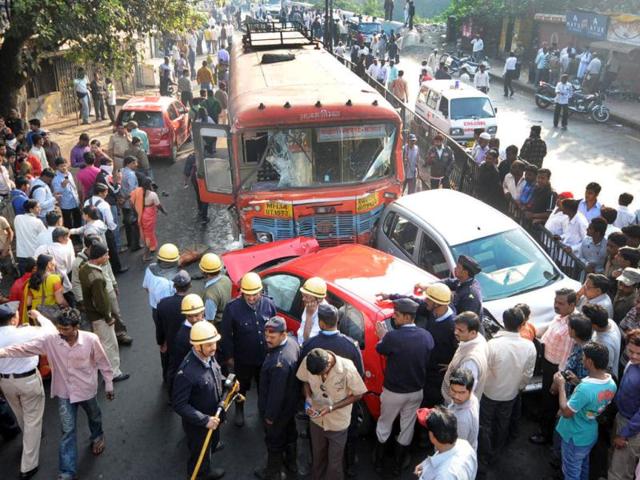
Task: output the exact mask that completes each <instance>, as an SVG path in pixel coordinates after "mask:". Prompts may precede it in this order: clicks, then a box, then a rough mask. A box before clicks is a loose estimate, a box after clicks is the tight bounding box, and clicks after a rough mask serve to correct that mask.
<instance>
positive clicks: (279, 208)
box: [264, 202, 293, 218]
mask: <svg viewBox="0 0 640 480" xmlns="http://www.w3.org/2000/svg"><path fill="white" fill-rule="evenodd" d="M264 213H265V214H266V215H269V216H271V217H287V218H291V217H293V205H291V204H290V203H282V202H267V203H266V205H265V207H264Z"/></svg>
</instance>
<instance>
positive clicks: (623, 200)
mask: <svg viewBox="0 0 640 480" xmlns="http://www.w3.org/2000/svg"><path fill="white" fill-rule="evenodd" d="M632 202H633V195H631V194H630V193H627V192H625V193H621V194H620V196H619V197H618V208H617V209H616V210H617V211H618V215H617V216H616V221H615V222H613V226H614V227H618V228H623V227H626V226H627V225H631V224H632V223H636V214H635V212H633V211H632V210H631V209H630V208H629V205H631V203H632Z"/></svg>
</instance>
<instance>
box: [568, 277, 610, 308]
mask: <svg viewBox="0 0 640 480" xmlns="http://www.w3.org/2000/svg"><path fill="white" fill-rule="evenodd" d="M608 292H609V278H608V277H606V276H605V275H603V274H602V273H590V274H588V275H587V279H586V280H585V281H584V284H583V285H582V288H581V289H580V290H578V303H577V304H576V310H578V311H581V310H582V307H584V306H585V305H586V304H587V303H591V304H594V305H601V306H603V307H604V308H605V310H606V311H607V315H609V318H613V303H611V298H610V297H609V295H607V293H608Z"/></svg>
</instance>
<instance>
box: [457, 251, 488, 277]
mask: <svg viewBox="0 0 640 480" xmlns="http://www.w3.org/2000/svg"><path fill="white" fill-rule="evenodd" d="M458 264H459V265H460V266H461V267H462V268H464V269H465V270H466V271H467V272H469V275H471V276H472V277H473V276H474V275H477V274H479V273H480V272H481V271H482V268H481V267H480V264H479V263H478V262H476V261H475V260H474V259H473V258H471V257H469V256H467V255H460V256H459V257H458Z"/></svg>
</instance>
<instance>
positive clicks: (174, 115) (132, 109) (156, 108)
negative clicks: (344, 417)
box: [117, 97, 191, 162]
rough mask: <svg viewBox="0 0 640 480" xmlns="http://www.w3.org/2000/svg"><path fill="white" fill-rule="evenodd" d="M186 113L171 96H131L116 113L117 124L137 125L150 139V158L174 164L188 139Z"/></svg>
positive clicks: (187, 116) (188, 131)
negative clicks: (132, 123)
mask: <svg viewBox="0 0 640 480" xmlns="http://www.w3.org/2000/svg"><path fill="white" fill-rule="evenodd" d="M188 113H189V111H188V110H187V108H186V107H185V106H184V105H182V103H181V102H180V101H179V100H176V99H174V98H171V97H133V98H131V99H130V100H129V101H127V103H125V104H124V106H123V107H122V110H120V112H119V113H118V118H117V123H118V124H123V125H126V124H127V123H128V122H130V121H131V120H135V121H136V122H137V123H138V127H139V128H140V129H141V130H144V131H145V132H147V135H148V137H149V156H150V157H162V158H168V159H170V160H171V161H174V162H175V161H176V159H177V158H178V149H179V148H180V147H181V146H182V144H183V143H185V142H186V141H187V140H188V139H189V137H190V136H191V128H190V124H189V115H188Z"/></svg>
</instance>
